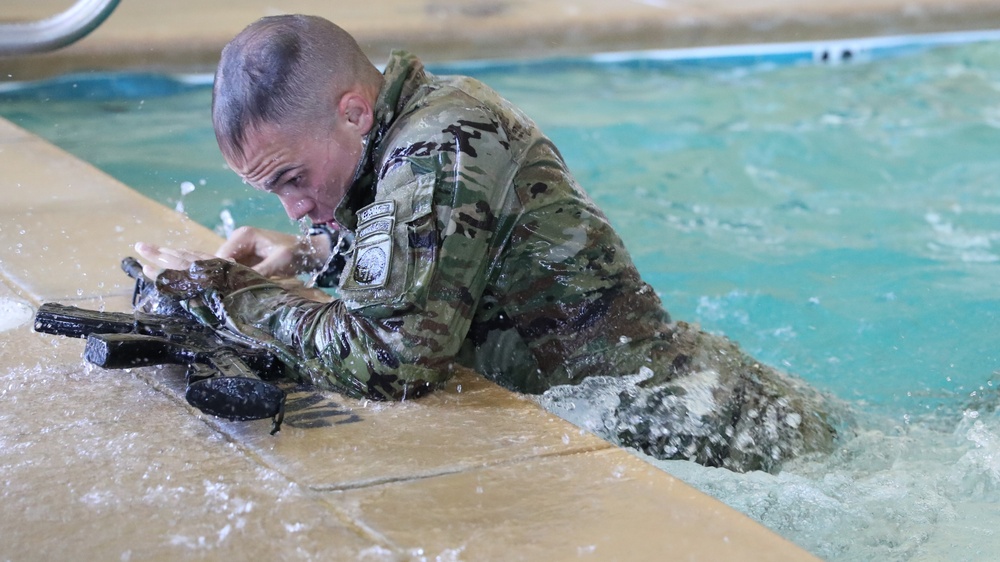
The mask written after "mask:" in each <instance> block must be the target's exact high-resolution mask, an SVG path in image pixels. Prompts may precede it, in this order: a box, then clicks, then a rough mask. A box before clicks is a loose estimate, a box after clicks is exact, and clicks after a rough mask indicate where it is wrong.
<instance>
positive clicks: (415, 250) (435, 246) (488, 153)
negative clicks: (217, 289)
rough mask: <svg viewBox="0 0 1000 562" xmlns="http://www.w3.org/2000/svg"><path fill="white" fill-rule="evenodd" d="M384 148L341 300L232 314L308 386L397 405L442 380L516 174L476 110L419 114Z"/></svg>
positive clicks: (289, 302)
mask: <svg viewBox="0 0 1000 562" xmlns="http://www.w3.org/2000/svg"><path fill="white" fill-rule="evenodd" d="M456 114H457V115H456ZM387 142H389V147H390V148H389V149H388V150H387V151H386V153H385V156H384V157H383V163H382V165H381V167H380V172H379V178H378V187H377V194H376V201H375V202H374V203H373V204H371V205H368V206H367V207H365V208H363V209H360V210H359V211H358V212H357V213H356V214H357V217H358V225H357V227H356V229H355V237H356V238H355V247H354V250H353V253H352V255H351V256H350V257H349V258H348V263H347V266H346V268H345V270H344V274H343V276H342V278H341V286H340V292H341V297H342V298H341V299H340V300H336V301H334V302H331V303H326V304H320V303H314V302H310V301H305V300H302V299H296V298H294V297H291V296H288V295H282V296H281V298H280V301H275V300H274V299H268V300H269V302H268V303H266V304H263V303H257V304H254V305H251V306H250V308H256V309H257V312H256V313H251V312H250V311H249V310H247V309H246V305H241V307H240V308H243V309H244V310H243V313H241V314H246V313H250V316H255V318H246V319H247V320H248V321H251V322H252V323H253V324H255V325H257V326H267V327H268V331H269V332H270V333H271V334H272V335H273V336H275V337H276V338H277V339H278V340H280V341H281V342H282V343H283V344H284V345H288V346H291V348H292V351H293V353H294V354H296V355H297V356H298V357H299V358H300V364H299V365H298V371H299V372H300V373H302V374H304V375H306V376H307V377H308V378H309V379H311V382H313V383H316V384H319V385H321V386H326V387H333V388H335V389H337V390H340V391H343V392H345V393H347V394H350V395H354V396H367V397H371V398H376V399H402V398H405V397H409V396H414V395H415V394H416V393H419V392H421V391H426V390H428V389H430V388H431V387H433V385H434V383H437V382H440V381H443V380H444V379H446V378H447V377H448V375H449V367H450V363H451V361H452V359H453V358H454V357H455V355H456V354H457V353H458V350H459V348H460V347H461V345H462V342H463V340H464V339H465V336H466V333H467V332H468V329H469V325H470V322H471V318H472V316H473V313H474V312H475V310H476V307H477V305H478V302H479V299H480V296H481V294H482V292H483V290H484V287H485V285H486V280H487V278H488V273H489V271H490V270H491V268H492V267H493V266H494V265H495V263H496V261H497V260H498V259H499V251H500V250H499V248H500V247H501V245H502V244H500V243H499V242H500V241H499V240H498V237H502V236H504V235H503V233H502V229H500V228H498V227H499V225H500V223H501V222H503V221H502V220H501V219H502V217H503V216H505V214H509V206H510V201H511V200H512V198H513V193H512V189H511V188H510V185H511V179H512V176H513V174H514V168H515V166H514V165H513V162H512V160H511V155H510V151H509V144H508V143H507V141H506V138H505V136H504V133H503V130H502V129H501V128H500V126H499V124H498V123H497V121H496V120H495V119H492V118H491V114H489V113H488V112H487V111H485V110H479V109H475V108H472V109H470V108H468V107H462V108H461V109H455V110H453V111H440V110H438V111H436V112H434V113H433V114H432V113H430V112H427V115H424V116H422V117H420V118H419V119H414V120H413V124H412V125H411V126H409V127H404V128H402V131H401V133H400V134H397V135H395V136H394V137H390V139H388V140H387Z"/></svg>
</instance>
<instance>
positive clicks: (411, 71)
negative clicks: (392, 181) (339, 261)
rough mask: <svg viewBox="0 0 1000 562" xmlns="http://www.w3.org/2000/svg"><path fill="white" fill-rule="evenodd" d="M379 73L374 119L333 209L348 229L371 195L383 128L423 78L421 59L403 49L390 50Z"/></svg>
mask: <svg viewBox="0 0 1000 562" xmlns="http://www.w3.org/2000/svg"><path fill="white" fill-rule="evenodd" d="M383 76H384V77H385V83H384V84H383V86H382V90H381V91H379V94H378V98H376V100H375V108H374V113H375V122H374V123H373V124H372V129H371V131H369V133H368V136H366V137H365V139H364V145H365V148H364V151H363V152H362V154H361V159H360V160H359V161H358V167H357V169H356V170H355V171H354V181H353V182H352V183H351V187H350V188H348V190H347V193H345V194H344V198H343V199H342V200H341V202H340V204H339V205H337V209H336V211H334V217H336V220H337V222H338V223H340V224H341V225H343V226H344V227H346V228H348V229H350V230H354V228H355V227H356V226H357V224H356V223H357V219H356V218H355V216H354V212H355V211H356V210H358V209H359V208H361V207H363V206H365V205H367V204H368V203H371V202H372V201H373V200H374V198H375V177H376V173H375V163H376V162H378V161H379V159H380V158H381V156H382V154H383V153H384V152H385V147H384V146H382V139H383V137H384V136H385V133H386V131H388V130H389V128H390V127H391V126H392V124H393V123H394V122H395V121H396V117H397V116H398V115H399V113H400V112H401V110H402V109H403V107H404V106H406V104H407V102H409V101H410V98H412V97H413V94H414V92H416V90H417V88H418V87H420V86H421V85H422V84H424V83H426V81H427V74H426V72H425V71H424V65H423V63H421V62H420V60H419V59H417V57H416V56H414V55H412V54H410V53H408V52H406V51H393V52H392V53H391V54H390V55H389V61H388V62H387V63H386V65H385V72H384V73H383Z"/></svg>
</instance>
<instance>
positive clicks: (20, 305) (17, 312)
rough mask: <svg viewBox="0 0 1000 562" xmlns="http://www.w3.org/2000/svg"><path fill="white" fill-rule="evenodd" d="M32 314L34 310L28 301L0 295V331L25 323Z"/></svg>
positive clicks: (29, 319)
mask: <svg viewBox="0 0 1000 562" xmlns="http://www.w3.org/2000/svg"><path fill="white" fill-rule="evenodd" d="M34 315H35V310H34V309H33V308H32V307H31V305H29V304H28V303H26V302H24V301H19V300H16V299H12V298H5V297H0V332H5V331H7V330H12V329H14V328H17V327H18V326H21V325H24V324H27V323H28V322H30V321H31V319H32V317H34Z"/></svg>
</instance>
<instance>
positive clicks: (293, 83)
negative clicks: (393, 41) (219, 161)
mask: <svg viewBox="0 0 1000 562" xmlns="http://www.w3.org/2000/svg"><path fill="white" fill-rule="evenodd" d="M382 81H383V78H382V74H381V73H380V72H379V71H378V69H377V68H375V66H374V65H372V63H371V62H370V61H369V60H368V58H367V57H366V56H365V54H364V53H363V52H362V51H361V48H360V47H359V46H358V44H357V42H356V41H355V40H354V38H353V37H351V35H350V34H349V33H347V32H346V31H344V30H343V29H341V28H340V27H338V26H336V25H334V24H333V23H331V22H329V21H327V20H325V19H323V18H319V17H315V16H303V15H283V16H273V17H267V18H262V19H260V20H258V21H256V22H254V23H252V24H250V25H249V26H248V27H247V28H246V29H244V30H243V31H242V32H240V34H239V35H237V36H236V37H235V38H234V39H233V40H232V41H230V42H229V44H228V45H226V47H225V48H224V49H223V50H222V59H221V60H220V61H219V67H218V70H217V71H216V73H215V87H214V89H213V91H212V121H213V124H214V126H215V136H216V139H217V140H218V142H219V147H220V148H221V150H222V152H223V154H226V155H241V156H242V152H243V148H242V147H243V143H244V141H245V140H246V136H247V134H248V132H249V131H251V130H253V129H255V128H257V127H259V126H260V125H262V124H264V123H276V124H282V125H291V126H306V125H316V124H321V123H323V122H324V121H328V120H330V119H332V118H333V115H332V113H331V108H332V107H335V105H336V103H337V100H339V99H340V97H341V96H343V95H344V94H345V93H346V92H348V91H349V90H351V89H352V88H357V87H361V88H364V89H366V90H368V91H374V92H378V90H379V88H380V87H381V85H382Z"/></svg>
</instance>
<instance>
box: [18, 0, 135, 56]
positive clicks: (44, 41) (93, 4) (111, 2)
mask: <svg viewBox="0 0 1000 562" xmlns="http://www.w3.org/2000/svg"><path fill="white" fill-rule="evenodd" d="M118 2H119V0H77V1H76V3H74V4H73V5H72V6H70V7H69V8H68V9H67V10H66V11H65V12H62V13H59V14H56V15H54V16H52V17H50V18H46V19H43V20H38V21H30V22H24V23H0V56H6V55H26V54H30V53H44V52H46V51H54V50H56V49H59V48H62V47H65V46H67V45H69V44H71V43H73V42H75V41H78V40H80V39H82V38H83V37H85V36H86V35H87V34H88V33H90V32H91V31H93V30H94V29H97V26H99V25H101V23H103V22H104V20H105V19H107V17H108V16H109V15H111V12H113V11H114V9H115V8H116V7H117V6H118Z"/></svg>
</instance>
